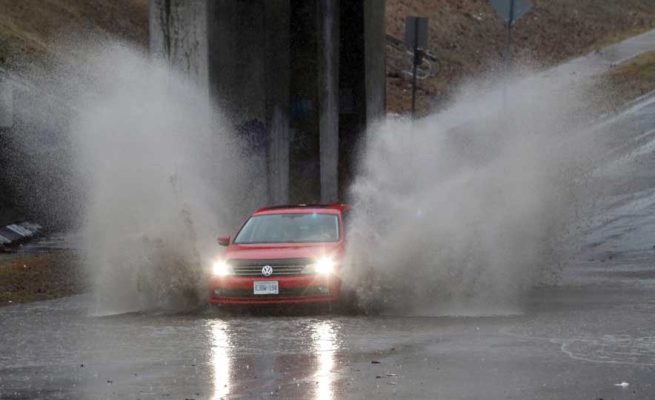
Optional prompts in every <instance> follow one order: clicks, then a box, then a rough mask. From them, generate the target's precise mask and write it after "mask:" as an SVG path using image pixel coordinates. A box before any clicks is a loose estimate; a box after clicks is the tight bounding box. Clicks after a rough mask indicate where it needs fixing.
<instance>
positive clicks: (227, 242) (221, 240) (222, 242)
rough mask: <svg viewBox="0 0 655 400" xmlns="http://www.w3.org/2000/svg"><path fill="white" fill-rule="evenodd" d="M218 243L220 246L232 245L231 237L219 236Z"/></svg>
mask: <svg viewBox="0 0 655 400" xmlns="http://www.w3.org/2000/svg"><path fill="white" fill-rule="evenodd" d="M218 245H219V246H229V245H230V237H229V236H219V237H218Z"/></svg>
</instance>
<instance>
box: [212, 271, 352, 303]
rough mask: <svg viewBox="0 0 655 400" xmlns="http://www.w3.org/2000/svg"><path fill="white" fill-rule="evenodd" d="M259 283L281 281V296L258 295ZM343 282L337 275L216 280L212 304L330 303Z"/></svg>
mask: <svg viewBox="0 0 655 400" xmlns="http://www.w3.org/2000/svg"><path fill="white" fill-rule="evenodd" d="M255 281H277V282H278V287H279V294H267V295H256V294H254V290H253V287H254V282H255ZM340 289H341V282H340V280H339V279H338V278H337V277H335V276H328V277H325V276H320V275H307V276H285V277H280V276H272V277H268V278H264V277H244V276H227V277H212V279H211V281H210V290H209V302H210V303H211V304H309V303H330V302H334V301H337V300H338V299H339V296H340Z"/></svg>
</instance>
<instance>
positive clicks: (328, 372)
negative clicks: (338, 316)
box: [312, 321, 337, 400]
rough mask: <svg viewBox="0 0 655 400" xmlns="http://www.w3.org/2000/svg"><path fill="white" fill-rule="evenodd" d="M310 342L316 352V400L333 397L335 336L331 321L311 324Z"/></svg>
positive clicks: (329, 399) (325, 399) (328, 399)
mask: <svg viewBox="0 0 655 400" xmlns="http://www.w3.org/2000/svg"><path fill="white" fill-rule="evenodd" d="M312 342H313V347H314V351H315V353H316V359H317V366H316V373H315V379H316V381H317V385H316V393H315V396H314V398H315V399H316V400H331V399H333V398H334V387H333V384H334V379H333V369H334V364H335V351H336V348H337V337H336V332H335V326H334V323H333V322H332V321H321V322H318V323H316V324H315V325H314V326H313V333H312Z"/></svg>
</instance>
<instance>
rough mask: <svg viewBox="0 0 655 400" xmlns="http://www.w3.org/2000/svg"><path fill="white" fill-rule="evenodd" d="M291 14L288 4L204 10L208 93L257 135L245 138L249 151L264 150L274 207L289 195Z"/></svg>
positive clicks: (228, 1) (219, 5) (236, 2)
mask: <svg viewBox="0 0 655 400" xmlns="http://www.w3.org/2000/svg"><path fill="white" fill-rule="evenodd" d="M289 14H290V3H289V0H216V1H211V2H210V3H209V7H208V43H209V53H208V54H209V65H210V71H209V85H210V93H211V94H212V97H213V98H214V99H215V100H216V101H217V102H218V103H219V105H220V106H221V109H222V110H225V111H226V112H227V114H228V116H229V117H230V119H231V120H232V121H233V122H234V124H235V125H236V126H237V127H241V126H246V128H244V129H246V130H255V132H246V133H245V134H246V135H250V136H249V140H251V141H254V142H256V143H252V147H255V148H259V147H260V146H263V147H265V148H266V151H265V152H264V154H263V155H262V156H263V157H264V158H265V160H264V166H263V169H265V170H266V174H267V176H268V188H267V191H268V194H269V202H270V203H274V204H278V203H286V202H288V191H289V190H288V186H289V183H288V182H289V179H288V175H289V149H288V147H289V122H288V119H289V117H288V115H289V79H290V75H289V29H288V27H289ZM250 127H261V128H252V129H251V128H250ZM262 136H263V137H262ZM257 156H258V155H255V158H257Z"/></svg>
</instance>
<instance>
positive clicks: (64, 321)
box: [0, 261, 655, 399]
mask: <svg viewBox="0 0 655 400" xmlns="http://www.w3.org/2000/svg"><path fill="white" fill-rule="evenodd" d="M621 262H622V261H616V262H615V263H614V264H613V268H624V267H626V265H622V264H620V263H621ZM588 267H589V266H585V265H579V266H578V270H579V272H580V274H582V275H585V274H586V275H589V276H592V275H593V276H595V278H596V279H595V280H594V281H593V282H591V281H589V282H588V283H587V284H575V285H569V286H564V287H559V288H553V289H540V290H536V291H535V292H534V293H532V295H531V296H530V297H529V299H527V302H526V310H525V312H524V313H523V314H520V315H513V316H497V317H465V318H454V317H431V318H423V317H393V316H380V317H365V316H354V317H350V316H331V315H314V316H312V315H307V316H274V317H273V316H270V317H267V316H245V317H236V316H235V317H224V316H220V315H217V314H216V312H215V311H214V310H211V309H203V310H199V311H197V312H194V313H189V314H181V315H180V314H178V315H153V314H128V315H120V316H113V317H94V316H91V315H90V314H89V309H88V308H87V305H88V304H89V302H88V300H89V299H88V298H87V297H86V296H78V297H71V298H65V299H60V300H55V301H48V302H41V303H33V304H29V305H16V306H9V307H3V308H0V332H2V338H1V340H0V398H2V399H36V398H42V399H52V398H62V399H63V398H72V399H94V398H130V399H137V398H139V399H160V398H172V399H191V398H192V399H221V398H285V399H286V398H292V399H309V398H313V399H339V398H370V397H374V398H449V399H476V398H485V399H510V398H516V399H526V398H530V399H559V398H588V399H598V398H611V399H648V398H653V396H655V380H654V379H653V377H654V376H655V336H653V327H654V326H655V270H653V269H650V270H649V271H650V272H649V275H648V276H647V277H644V276H640V275H638V274H635V275H631V274H624V276H622V278H621V279H620V280H616V279H613V277H610V276H609V275H608V273H603V272H602V271H596V270H595V271H593V272H588V271H586V270H587V269H588ZM612 282H614V283H612ZM623 382H626V383H628V384H629V386H626V385H623V386H617V385H620V384H621V383H623Z"/></svg>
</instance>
